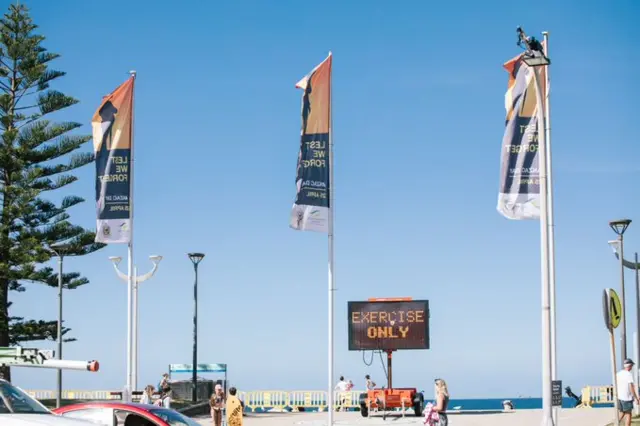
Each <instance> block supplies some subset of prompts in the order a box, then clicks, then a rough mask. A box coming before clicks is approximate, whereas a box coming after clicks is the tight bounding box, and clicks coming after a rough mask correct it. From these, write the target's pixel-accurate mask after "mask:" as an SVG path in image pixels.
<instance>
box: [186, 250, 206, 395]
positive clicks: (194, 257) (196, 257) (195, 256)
mask: <svg viewBox="0 0 640 426" xmlns="http://www.w3.org/2000/svg"><path fill="white" fill-rule="evenodd" d="M187 256H189V259H190V260H191V262H192V263H193V270H194V272H195V276H196V277H195V282H194V284H193V366H192V376H191V386H192V389H191V401H192V402H193V403H194V404H195V403H196V402H197V401H198V264H199V263H200V262H202V259H204V253H188V254H187Z"/></svg>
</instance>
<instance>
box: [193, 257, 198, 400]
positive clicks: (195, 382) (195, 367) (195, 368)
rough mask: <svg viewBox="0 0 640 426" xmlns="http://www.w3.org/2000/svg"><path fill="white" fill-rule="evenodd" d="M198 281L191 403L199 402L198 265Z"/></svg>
mask: <svg viewBox="0 0 640 426" xmlns="http://www.w3.org/2000/svg"><path fill="white" fill-rule="evenodd" d="M193 269H194V271H195V275H196V279H195V282H194V284H193V369H192V370H193V376H192V378H191V380H192V383H191V386H192V387H193V389H192V391H191V392H192V393H191V402H193V403H194V404H195V403H196V402H198V264H197V263H194V264H193Z"/></svg>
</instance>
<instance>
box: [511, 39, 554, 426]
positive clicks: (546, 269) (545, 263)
mask: <svg viewBox="0 0 640 426" xmlns="http://www.w3.org/2000/svg"><path fill="white" fill-rule="evenodd" d="M516 32H517V33H518V45H520V46H522V45H524V48H525V53H524V54H523V55H522V61H523V62H524V63H525V64H526V65H527V66H528V67H530V68H531V71H532V74H533V83H534V86H535V90H536V114H537V116H536V129H537V135H538V169H539V177H540V185H539V187H540V240H541V241H540V252H541V253H540V254H541V265H540V266H541V275H542V426H553V425H554V424H555V422H554V416H553V406H552V399H551V383H552V378H553V371H554V368H553V360H554V356H553V353H554V351H555V348H554V347H553V346H554V345H553V338H552V335H553V333H552V326H553V324H552V317H551V291H552V287H553V288H555V284H552V283H553V281H554V280H555V277H554V276H552V275H554V274H552V273H551V266H552V263H551V260H550V252H552V251H553V250H552V249H551V247H552V245H553V244H554V241H553V239H552V238H550V226H549V225H550V224H552V223H553V221H552V219H551V215H550V212H549V201H550V195H551V193H552V188H553V185H552V182H549V175H548V173H549V170H548V168H549V167H550V164H549V163H548V162H547V157H548V154H549V152H550V149H549V147H548V146H547V141H546V128H547V127H546V125H545V109H544V108H545V106H544V103H543V94H542V85H541V81H540V75H539V71H538V70H539V68H540V67H546V66H549V65H550V64H551V61H550V60H549V58H547V56H546V55H545V54H544V50H543V47H542V44H541V43H540V42H539V41H538V40H536V39H535V38H534V37H529V36H527V35H526V34H525V32H524V30H523V29H522V28H520V27H518V29H517V30H516Z"/></svg>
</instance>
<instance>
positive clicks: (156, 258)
mask: <svg viewBox="0 0 640 426" xmlns="http://www.w3.org/2000/svg"><path fill="white" fill-rule="evenodd" d="M161 260H162V256H151V261H152V262H153V269H151V270H150V271H149V272H147V273H146V274H144V275H139V276H137V277H136V282H137V283H141V282H143V281H146V280H148V279H149V278H151V277H152V276H153V275H154V274H155V273H156V271H157V270H158V265H159V264H160V261H161Z"/></svg>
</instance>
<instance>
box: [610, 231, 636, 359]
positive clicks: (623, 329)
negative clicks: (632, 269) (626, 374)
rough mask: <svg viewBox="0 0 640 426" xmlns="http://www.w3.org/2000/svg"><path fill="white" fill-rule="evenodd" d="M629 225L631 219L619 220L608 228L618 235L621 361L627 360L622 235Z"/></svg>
mask: <svg viewBox="0 0 640 426" xmlns="http://www.w3.org/2000/svg"><path fill="white" fill-rule="evenodd" d="M629 225H631V219H619V220H612V221H611V222H609V226H610V227H611V229H612V230H613V232H615V233H616V234H617V235H618V240H617V241H618V245H619V248H620V256H619V257H620V288H621V292H620V297H621V298H622V301H621V303H622V327H621V330H620V340H622V344H621V350H620V352H621V355H622V360H623V361H624V360H625V359H626V358H627V306H626V300H627V299H626V298H625V295H624V233H625V232H626V230H627V228H629Z"/></svg>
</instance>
